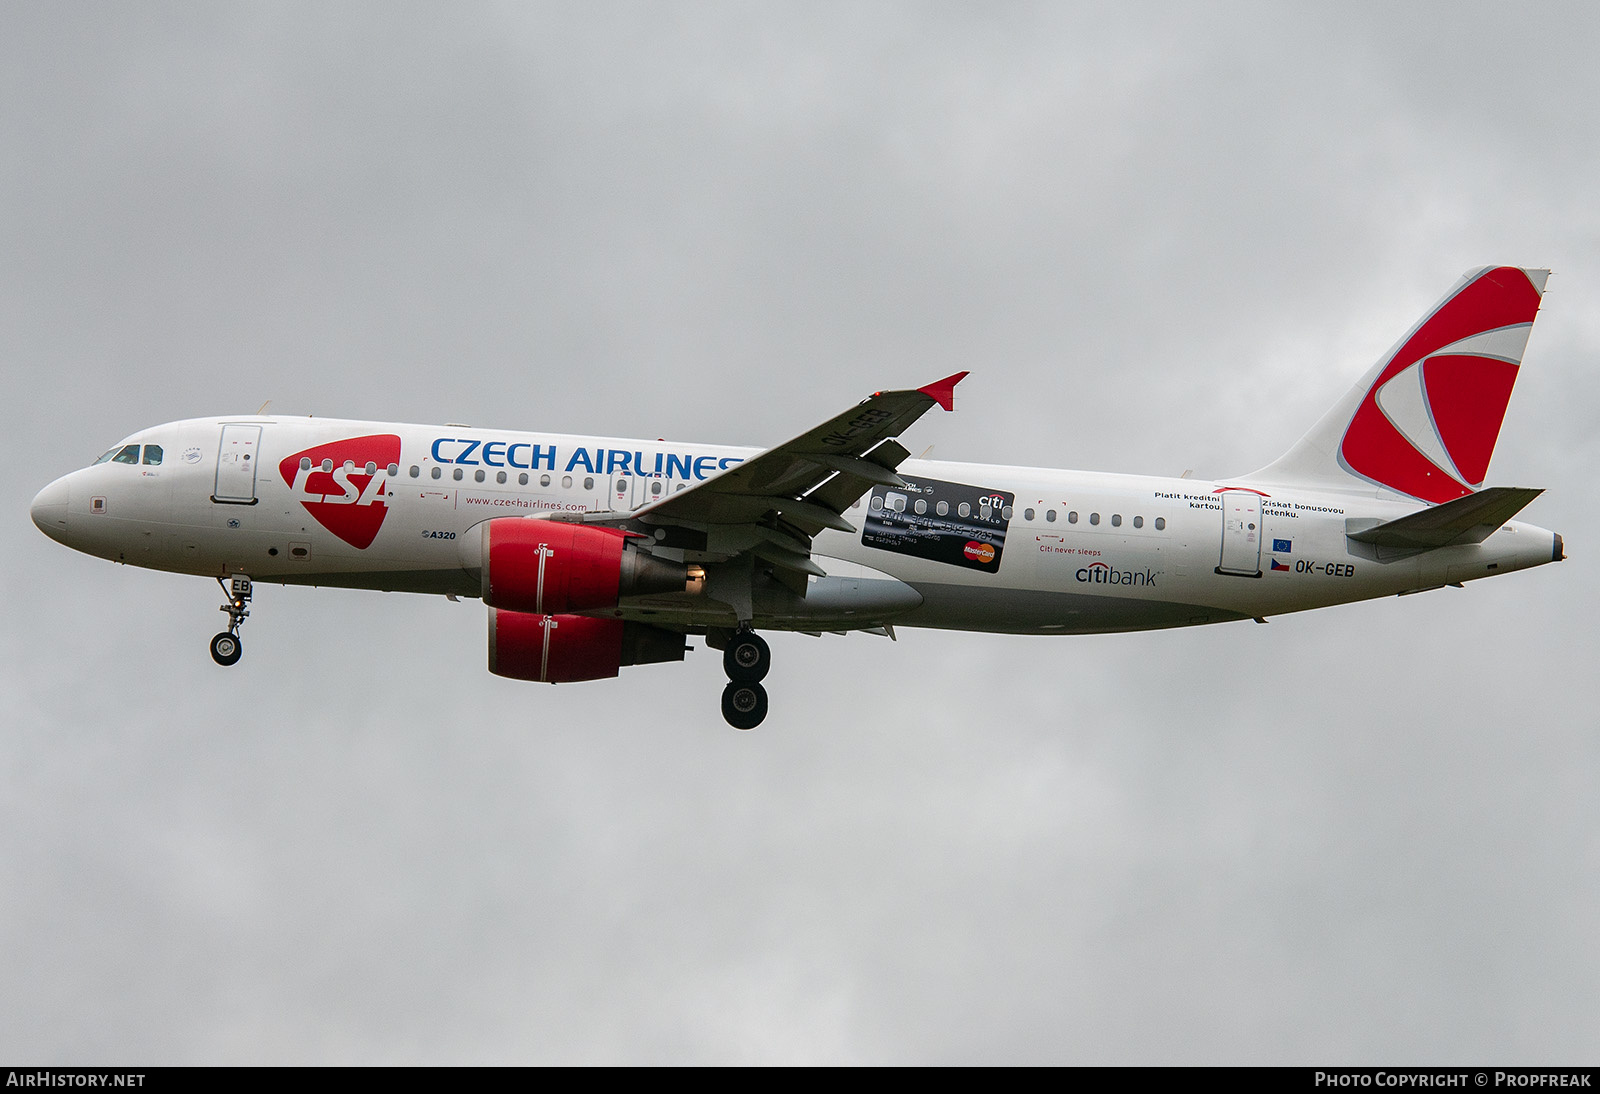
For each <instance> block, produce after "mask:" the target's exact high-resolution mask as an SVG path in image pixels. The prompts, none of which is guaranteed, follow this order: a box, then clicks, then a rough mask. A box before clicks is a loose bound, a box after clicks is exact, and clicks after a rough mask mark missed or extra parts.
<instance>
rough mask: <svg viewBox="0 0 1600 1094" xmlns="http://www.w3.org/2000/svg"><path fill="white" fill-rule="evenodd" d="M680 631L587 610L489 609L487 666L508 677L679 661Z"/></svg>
mask: <svg viewBox="0 0 1600 1094" xmlns="http://www.w3.org/2000/svg"><path fill="white" fill-rule="evenodd" d="M684 650H685V646H684V642H683V635H681V634H679V633H677V632H676V631H669V630H665V629H663V628H661V627H652V626H649V625H648V624H645V623H630V622H624V621H623V620H621V619H595V618H592V617H590V616H587V615H537V614H533V613H529V612H513V611H503V610H500V609H496V608H490V609H489V671H490V672H492V673H494V674H495V675H496V676H506V677H510V678H511V679H513V680H538V681H541V682H544V683H550V684H566V683H571V682H573V681H576V680H605V679H609V678H610V677H613V676H615V675H617V672H618V670H619V669H621V668H622V666H624V665H647V664H654V663H656V662H660V661H682V660H683V654H684Z"/></svg>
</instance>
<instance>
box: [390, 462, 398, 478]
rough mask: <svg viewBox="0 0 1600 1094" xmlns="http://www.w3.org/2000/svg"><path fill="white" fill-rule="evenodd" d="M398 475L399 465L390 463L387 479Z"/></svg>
mask: <svg viewBox="0 0 1600 1094" xmlns="http://www.w3.org/2000/svg"><path fill="white" fill-rule="evenodd" d="M398 474H400V465H399V464H397V463H391V464H390V465H389V477H390V478H391V479H392V478H394V477H395V476H396V475H398Z"/></svg>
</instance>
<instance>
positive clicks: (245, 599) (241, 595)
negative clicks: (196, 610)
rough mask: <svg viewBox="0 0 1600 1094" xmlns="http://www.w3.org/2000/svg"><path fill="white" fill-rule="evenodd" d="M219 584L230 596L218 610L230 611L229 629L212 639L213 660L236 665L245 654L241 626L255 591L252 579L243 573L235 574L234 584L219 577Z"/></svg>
mask: <svg viewBox="0 0 1600 1094" xmlns="http://www.w3.org/2000/svg"><path fill="white" fill-rule="evenodd" d="M217 584H218V585H221V586H222V591H223V593H224V594H226V595H227V597H228V602H227V603H226V604H224V605H222V607H221V608H219V609H217V610H218V611H224V612H227V613H228V629H227V630H225V631H223V632H222V633H221V634H219V635H217V636H216V637H214V638H213V639H211V660H213V661H215V662H216V663H217V664H219V665H222V666H224V667H226V666H228V665H236V664H238V663H239V658H240V657H242V656H244V647H243V646H241V645H240V644H239V628H240V627H242V626H244V620H245V616H247V615H249V614H250V609H249V608H247V607H245V605H246V604H248V603H250V596H251V593H252V592H253V591H254V590H253V589H252V587H251V585H250V579H249V578H248V577H245V576H244V575H243V574H234V575H233V582H232V584H231V585H230V584H225V583H224V582H223V580H222V578H220V577H219V578H217Z"/></svg>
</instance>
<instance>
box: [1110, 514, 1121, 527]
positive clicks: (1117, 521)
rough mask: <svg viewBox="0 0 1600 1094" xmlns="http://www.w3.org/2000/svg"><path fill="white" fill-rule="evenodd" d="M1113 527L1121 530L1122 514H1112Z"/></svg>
mask: <svg viewBox="0 0 1600 1094" xmlns="http://www.w3.org/2000/svg"><path fill="white" fill-rule="evenodd" d="M1111 527H1113V528H1121V527H1122V514H1121V513H1112V514H1111Z"/></svg>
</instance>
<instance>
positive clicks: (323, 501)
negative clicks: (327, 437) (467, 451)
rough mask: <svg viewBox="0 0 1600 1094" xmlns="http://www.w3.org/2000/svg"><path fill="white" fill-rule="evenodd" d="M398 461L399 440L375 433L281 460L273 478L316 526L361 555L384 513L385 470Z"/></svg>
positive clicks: (386, 507)
mask: <svg viewBox="0 0 1600 1094" xmlns="http://www.w3.org/2000/svg"><path fill="white" fill-rule="evenodd" d="M399 462H400V438H399V437H397V436H395V435H394V434H393V433H379V434H376V435H374V436H371V437H351V438H350V439H349V440H345V441H333V442H331V443H329V444H322V445H318V446H317V447H315V448H308V449H306V450H305V451H303V452H296V453H295V454H294V455H292V456H286V457H285V458H284V460H283V462H282V463H280V464H278V474H279V475H281V476H283V481H284V482H285V483H287V484H288V485H289V493H290V495H291V496H292V497H293V498H294V499H295V500H296V501H298V502H299V503H300V504H301V505H303V506H305V507H306V512H308V513H310V514H311V516H312V517H313V518H314V519H315V520H316V522H317V523H318V524H320V525H322V526H323V527H324V528H326V529H327V530H328V531H330V532H332V533H333V534H334V535H336V536H338V537H339V538H340V539H342V540H344V541H345V542H346V543H348V544H349V545H350V546H352V547H354V548H355V549H356V550H358V551H364V550H366V549H367V548H368V547H370V546H372V541H373V540H375V539H377V538H378V529H380V528H382V527H383V520H384V518H385V517H387V516H388V515H389V504H388V502H387V501H385V500H384V499H385V497H386V496H387V493H388V474H389V473H388V467H389V465H390V464H391V463H399ZM369 467H370V468H371V470H370V471H369V470H368V468H369Z"/></svg>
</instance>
